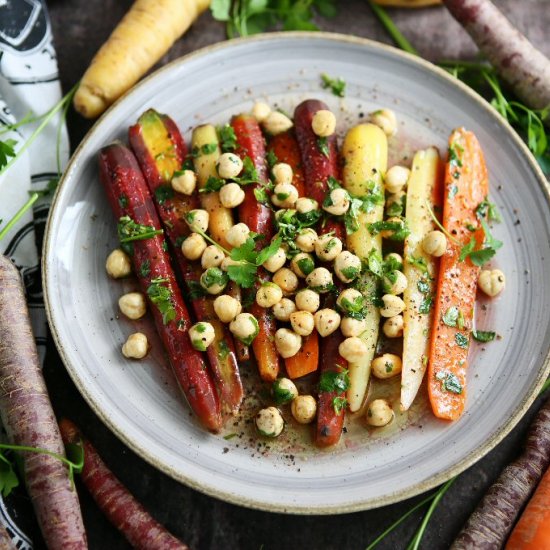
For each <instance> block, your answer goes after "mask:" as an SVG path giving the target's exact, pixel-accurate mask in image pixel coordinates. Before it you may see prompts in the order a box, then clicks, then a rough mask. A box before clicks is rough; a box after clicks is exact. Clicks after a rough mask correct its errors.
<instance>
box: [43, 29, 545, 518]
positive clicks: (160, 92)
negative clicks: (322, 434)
mask: <svg viewBox="0 0 550 550" xmlns="http://www.w3.org/2000/svg"><path fill="white" fill-rule="evenodd" d="M321 72H326V73H328V74H329V75H333V76H341V77H343V78H344V79H345V80H346V82H347V93H346V97H345V99H342V100H341V99H339V98H336V97H334V96H332V95H330V93H328V92H327V91H326V90H322V89H321V87H320V73H321ZM310 97H316V98H321V99H323V100H325V101H326V102H327V103H328V104H329V105H330V107H331V108H332V109H334V111H335V112H336V113H337V114H338V118H339V121H340V126H341V127H342V128H343V127H349V126H350V125H351V124H352V123H354V122H358V121H359V120H361V114H360V113H368V112H369V111H372V110H374V109H377V108H381V107H384V106H387V107H390V108H392V109H394V110H395V111H396V113H397V117H398V119H399V121H400V130H399V135H400V137H401V139H403V140H404V141H405V143H406V144H407V145H406V147H405V150H404V151H405V152H404V153H403V154H405V155H406V154H407V150H408V149H409V148H410V147H412V146H427V145H431V144H435V145H437V146H438V147H440V148H441V150H442V152H444V151H445V148H446V140H447V137H448V135H449V133H450V131H451V130H452V129H453V128H454V127H456V126H459V125H462V126H465V127H466V128H468V129H470V130H473V131H474V132H475V133H476V134H477V136H478V138H479V140H480V142H481V144H482V146H483V149H484V151H485V154H486V159H487V163H488V166H489V172H490V181H491V193H492V197H493V199H494V200H495V201H496V203H497V204H498V205H499V207H500V208H501V210H502V213H503V216H504V220H505V221H504V223H502V224H500V225H498V226H497V227H496V228H495V234H496V237H497V238H499V239H501V240H502V241H504V243H505V245H504V247H503V249H502V250H501V251H499V254H498V265H499V266H501V267H502V268H503V269H504V270H505V272H506V275H507V289H506V292H505V293H504V295H503V296H502V298H500V299H498V300H496V301H494V302H493V303H492V304H491V306H490V308H489V309H488V310H487V312H480V315H479V316H478V324H479V326H480V328H488V329H491V330H496V331H497V332H498V333H499V334H500V335H501V336H502V339H500V340H498V341H495V342H493V343H491V344H488V345H485V346H484V348H485V350H486V351H483V347H481V346H479V345H475V346H473V348H474V349H472V353H471V366H470V370H469V374H468V378H469V381H468V384H469V387H468V398H467V407H466V413H465V414H464V416H463V417H462V418H461V419H460V420H459V421H458V422H455V423H452V424H449V423H445V422H441V421H437V420H436V419H434V418H433V417H432V415H431V414H430V413H429V412H428V411H426V410H425V409H422V407H420V409H417V410H416V412H415V413H414V414H413V416H412V417H411V418H410V419H408V420H407V419H405V420H407V422H405V423H404V424H403V426H402V429H400V430H395V429H393V430H386V431H384V430H383V431H382V432H378V433H377V434H374V433H372V432H368V431H366V430H362V432H361V434H359V435H360V437H359V436H358V435H357V433H355V435H353V436H351V435H350V436H349V437H348V436H347V435H345V436H344V437H343V440H342V442H341V444H340V445H339V446H338V447H337V448H335V449H333V450H331V451H328V452H319V451H317V450H315V449H314V448H313V446H311V445H304V446H299V445H298V446H296V447H293V448H292V449H289V448H288V446H287V448H285V449H284V450H283V449H282V448H279V447H278V446H277V445H276V444H274V445H273V446H272V447H271V448H267V449H266V447H265V446H262V445H261V446H260V447H259V448H258V447H257V441H254V440H253V441H252V443H251V442H250V441H249V440H248V437H247V436H246V435H245V436H244V437H241V438H239V437H235V438H233V439H228V440H225V439H223V437H221V436H213V435H210V434H207V433H205V432H204V431H203V430H202V429H201V428H199V427H198V426H197V424H196V423H195V422H194V420H193V418H192V417H191V415H190V413H189V411H188V408H187V406H186V405H185V404H184V403H183V402H182V399H181V398H180V396H179V395H178V392H177V391H174V390H173V389H172V386H171V384H170V382H171V375H170V372H169V370H168V368H167V367H166V362H165V359H164V357H163V355H162V352H161V351H160V345H159V343H158V341H157V340H155V339H154V337H153V352H152V354H151V355H150V356H148V358H147V360H145V361H142V362H129V361H126V360H124V359H123V358H122V356H121V354H120V351H119V349H120V345H121V343H122V342H123V341H124V340H125V338H126V336H127V335H128V334H129V333H130V332H131V331H134V330H135V326H134V325H133V324H130V323H128V322H124V321H122V320H117V319H116V316H117V308H116V303H117V298H118V296H120V294H121V293H122V292H123V289H124V290H126V289H127V288H130V287H131V283H130V282H126V283H124V284H122V283H120V282H115V281H110V280H108V278H107V277H106V275H105V270H104V262H105V258H106V256H107V254H108V252H109V251H110V250H111V249H112V248H114V247H115V246H116V232H115V223H114V220H113V216H112V214H111V212H110V211H109V207H108V205H107V202H106V200H105V198H104V196H103V192H102V188H101V186H100V184H99V181H98V170H97V160H96V159H97V152H98V150H99V149H100V147H101V146H103V145H104V144H106V143H108V142H110V141H112V140H114V139H117V138H118V139H125V137H126V130H127V128H128V126H129V125H131V124H132V123H134V122H135V120H136V118H137V116H138V115H139V113H141V112H142V111H143V110H145V109H147V108H149V107H154V108H155V109H157V110H159V111H161V112H165V113H167V114H169V115H171V116H172V117H173V118H174V119H175V120H176V122H177V123H178V124H179V125H180V128H181V129H182V131H183V132H185V134H186V137H187V138H189V130H190V128H191V127H192V126H194V125H196V124H198V123H201V122H205V121H211V122H214V123H224V122H226V121H227V120H228V119H229V117H230V116H231V115H233V114H235V113H239V112H241V111H246V110H249V109H250V107H251V106H252V103H253V100H254V99H257V98H265V99H266V100H268V101H269V103H270V104H272V105H274V104H276V105H277V106H278V107H281V108H284V109H287V110H289V111H290V112H292V110H293V108H294V106H295V105H296V104H297V103H298V102H299V101H301V100H303V99H305V98H310ZM548 196H549V195H548V186H547V183H546V181H545V180H544V177H543V175H542V173H541V172H540V171H539V170H538V168H537V166H536V164H535V162H534V160H533V158H532V157H531V156H530V154H529V153H528V151H527V149H526V147H525V146H524V145H523V144H522V143H521V141H520V139H519V138H518V137H517V136H516V135H515V134H514V133H513V131H512V130H511V129H510V128H509V127H508V126H507V125H506V123H504V122H503V121H502V120H501V119H500V118H499V117H498V116H497V115H496V113H495V112H494V111H493V110H492V109H491V107H490V106H489V105H488V104H486V103H485V102H484V101H482V100H481V99H479V97H478V96H477V95H475V94H474V93H472V92H471V91H470V90H469V89H467V88H466V87H465V86H462V85H461V84H459V83H458V82H457V81H456V80H454V79H453V78H451V77H449V76H448V75H447V74H446V73H444V72H443V71H441V70H439V69H437V68H435V67H433V66H432V65H430V64H428V63H426V62H423V61H422V60H420V59H418V58H413V57H411V56H408V55H405V54H403V53H401V52H399V51H397V50H395V49H392V48H388V47H385V46H381V45H380V44H375V43H373V42H369V41H366V40H360V39H356V38H350V37H345V36H339V35H329V34H299V33H296V34H283V35H282V34H272V35H265V36H261V37H259V38H255V39H252V40H241V41H234V42H228V43H224V44H220V45H216V46H213V47H210V48H207V49H205V50H201V51H199V52H197V53H194V54H192V55H190V56H188V57H185V58H183V59H181V60H178V61H175V62H174V63H172V64H170V65H168V66H167V67H165V68H163V69H161V70H160V71H158V72H157V73H155V74H154V75H153V76H151V77H150V78H148V79H146V80H145V81H144V82H142V83H141V84H139V85H138V86H137V87H136V88H134V89H133V90H132V91H131V92H130V93H129V94H127V95H126V96H125V97H124V98H123V99H122V100H121V101H120V102H118V103H117V104H116V105H115V106H114V107H113V108H111V110H110V111H109V112H108V113H107V114H105V115H104V116H103V118H102V119H101V120H100V121H99V122H98V123H97V124H96V125H95V126H94V128H93V129H92V131H91V132H90V133H89V134H88V136H87V137H86V139H85V140H84V141H83V142H82V144H81V145H80V147H79V148H78V150H77V151H76V153H75V155H74V156H73V158H72V160H71V163H70V165H69V167H68V169H67V171H66V173H65V176H64V178H63V181H62V183H61V186H60V189H59V191H58V193H57V195H56V198H55V203H54V206H53V209H52V213H51V216H50V220H49V225H48V231H47V240H46V245H45V251H44V252H45V253H44V288H45V291H46V298H47V306H48V312H49V320H50V326H51V328H52V331H53V334H54V337H55V340H56V343H57V346H58V349H59V351H60V353H61V355H62V357H63V360H64V362H65V365H66V367H67V369H68V371H69V373H70V375H71V377H72V378H73V380H74V381H75V383H76V385H77V386H78V388H79V389H80V391H81V392H82V394H83V395H84V397H85V398H86V400H87V401H88V403H89V404H90V406H91V407H92V408H93V409H94V410H95V412H96V413H97V414H98V415H99V416H100V417H101V418H102V419H103V421H104V422H105V423H106V424H107V425H108V426H109V427H110V428H111V429H112V430H113V431H114V432H115V433H116V434H117V435H118V436H119V437H120V438H121V439H122V440H123V441H124V442H125V443H126V444H127V445H129V446H130V447H131V448H132V449H134V450H135V451H136V452H137V453H138V454H140V455H141V456H142V457H143V458H144V459H146V460H148V461H149V462H151V463H152V464H154V465H156V466H157V467H158V468H159V469H161V470H163V471H164V472H166V473H167V474H169V475H171V476H173V477H174V478H175V479H177V480H179V481H181V482H183V483H186V484H188V485H190V486H191V487H194V488H196V489H198V490H200V491H203V492H205V493H207V494H210V495H214V496H217V497H219V498H222V499H225V500H228V501H231V502H234V503H237V504H242V505H245V506H250V507H256V508H261V509H265V510H272V511H285V512H296V513H304V514H312V513H340V512H349V511H353V510H360V509H366V508H370V507H375V506H381V505H384V504H388V503H390V502H393V501H397V500H399V499H402V498H405V497H409V496H412V495H414V494H417V493H420V492H422V491H425V490H427V489H429V488H431V487H433V486H435V485H437V484H439V483H442V482H443V481H445V480H447V479H448V478H449V477H451V476H452V475H454V474H457V473H459V472H460V471H462V470H464V469H465V468H466V467H468V466H469V465H471V464H472V463H473V462H475V461H476V460H478V459H479V458H480V457H481V456H483V454H485V453H487V452H488V451H489V450H490V449H491V448H492V447H494V446H495V445H496V444H497V443H498V442H499V441H500V440H501V439H502V438H503V437H504V436H505V435H506V433H508V432H509V431H510V430H511V429H512V427H513V426H514V425H515V424H516V422H517V421H518V420H519V419H520V417H521V415H522V414H523V413H524V412H525V411H526V409H527V407H528V406H529V404H530V403H531V402H532V400H533V399H534V397H535V395H536V393H537V391H538V390H539V389H540V387H541V384H542V383H543V380H544V378H545V377H546V376H547V374H548V372H547V371H548V353H549V345H550V327H549V322H548V311H550V286H549V284H548V273H550V244H549V243H550V208H549V199H548ZM141 325H142V326H143V327H144V330H149V328H150V327H148V323H147V321H144V322H142V323H141ZM407 423H408V424H409V425H408V427H406V428H405V425H406V424H407ZM235 429H236V428H235ZM228 431H230V432H231V431H232V427H231V426H229V430H228ZM283 446H284V445H283Z"/></svg>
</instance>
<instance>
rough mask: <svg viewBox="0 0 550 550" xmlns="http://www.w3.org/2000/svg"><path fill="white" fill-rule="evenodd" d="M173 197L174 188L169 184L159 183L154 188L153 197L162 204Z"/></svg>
mask: <svg viewBox="0 0 550 550" xmlns="http://www.w3.org/2000/svg"><path fill="white" fill-rule="evenodd" d="M173 197H174V190H173V189H172V186H171V185H159V186H158V187H157V188H156V189H155V198H156V199H157V202H158V203H159V204H160V205H161V206H162V205H163V204H164V203H165V202H166V201H167V200H170V199H172V198H173Z"/></svg>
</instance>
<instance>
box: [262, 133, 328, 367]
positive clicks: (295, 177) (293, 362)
mask: <svg viewBox="0 0 550 550" xmlns="http://www.w3.org/2000/svg"><path fill="white" fill-rule="evenodd" d="M268 150H269V151H270V152H272V153H273V155H274V156H275V158H276V159H277V161H276V162H284V163H286V164H288V165H289V166H290V167H291V168H292V184H293V185H294V187H296V189H297V190H298V195H299V196H300V197H304V196H305V195H306V188H305V182H304V172H303V170H302V157H301V156H300V148H299V146H298V141H297V140H296V136H295V135H294V131H293V130H289V131H287V132H283V133H281V134H277V135H276V136H274V137H272V138H271V140H270V141H269V144H268ZM318 366H319V334H318V333H317V331H313V332H312V333H311V334H310V335H309V336H307V337H306V338H303V340H302V347H301V348H300V351H299V352H298V353H297V354H296V355H294V356H293V357H289V358H288V359H285V368H286V373H287V374H288V376H289V378H300V377H301V376H306V375H307V374H310V373H312V372H314V371H316V370H317V368H318Z"/></svg>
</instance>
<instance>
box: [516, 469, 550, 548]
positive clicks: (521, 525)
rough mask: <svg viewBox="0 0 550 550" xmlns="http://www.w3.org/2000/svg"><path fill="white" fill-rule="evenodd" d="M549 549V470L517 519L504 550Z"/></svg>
mask: <svg viewBox="0 0 550 550" xmlns="http://www.w3.org/2000/svg"><path fill="white" fill-rule="evenodd" d="M543 548H550V469H549V470H546V473H545V474H544V476H543V477H542V479H541V480H540V482H539V484H538V486H537V490H536V491H535V494H534V495H533V496H532V497H531V500H530V501H529V504H528V505H527V508H525V511H524V512H523V514H522V516H521V517H520V518H519V521H518V523H517V525H516V526H515V528H514V530H513V531H512V534H511V535H510V538H509V539H508V542H507V543H506V548H505V550H542V549H543Z"/></svg>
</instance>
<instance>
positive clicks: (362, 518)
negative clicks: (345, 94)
mask: <svg viewBox="0 0 550 550" xmlns="http://www.w3.org/2000/svg"><path fill="white" fill-rule="evenodd" d="M131 3H132V2H131V1H130V0H49V2H48V6H49V9H50V17H51V19H52V24H53V31H54V37H55V43H56V48H57V55H58V62H59V70H60V73H61V80H62V83H63V88H64V91H67V90H68V89H69V88H70V87H71V86H72V85H73V84H74V83H75V82H76V81H77V80H78V79H79V78H80V77H81V76H82V73H83V71H84V69H85V68H86V67H87V65H88V63H89V61H90V60H91V58H92V56H93V55H94V53H95V51H97V49H98V48H99V46H100V45H101V44H102V43H103V42H104V40H105V39H106V38H107V37H108V35H109V33H110V31H111V30H112V28H113V26H114V25H115V24H116V22H117V21H119V20H120V18H121V17H122V16H123V14H124V13H125V12H126V10H127V9H128V8H129V6H130V5H131ZM496 4H497V5H498V6H499V7H501V9H502V10H503V11H504V13H505V14H506V15H508V17H509V18H510V19H511V20H512V21H513V22H514V23H515V24H516V25H517V26H518V27H519V28H520V29H521V30H522V31H523V32H525V33H526V34H527V35H528V37H529V38H530V39H531V40H532V41H533V42H534V43H535V44H536V45H537V46H538V47H539V48H540V49H542V50H543V51H544V52H545V53H546V54H547V55H550V35H549V33H548V29H549V28H550V2H549V1H548V0H523V1H521V2H519V1H517V0H500V1H496ZM338 6H339V14H338V16H337V17H336V18H335V19H332V20H319V21H318V23H319V26H320V27H321V28H322V29H323V30H328V31H335V32H343V33H347V34H354V35H357V36H363V37H368V38H371V39H375V40H379V41H382V42H387V43H390V40H389V39H388V37H387V35H386V34H385V32H384V30H383V29H382V28H381V27H380V25H379V24H378V22H377V21H376V20H375V19H374V17H373V15H372V13H371V11H370V9H369V7H368V5H367V3H366V2H364V1H361V0H344V1H340V2H338ZM391 15H392V17H393V18H394V21H395V22H396V23H397V25H398V26H399V28H400V29H401V30H402V31H403V33H404V34H405V35H406V36H407V37H408V38H409V39H410V41H411V42H412V43H413V45H414V46H415V47H416V48H417V49H418V50H419V51H420V52H421V54H422V55H423V56H425V57H426V58H428V59H431V60H439V59H471V58H473V57H474V56H475V55H476V48H475V46H474V45H473V43H472V42H471V41H470V39H469V38H468V36H467V35H466V34H465V33H464V32H463V31H462V29H461V28H460V27H459V26H458V25H457V24H456V23H455V22H454V20H452V18H451V17H450V16H449V15H448V14H447V13H446V11H445V10H444V9H443V8H428V9H423V10H418V11H417V10H398V9H396V10H391ZM224 38H225V35H224V28H223V25H221V24H219V23H217V22H215V21H214V20H213V19H212V18H211V17H210V16H209V14H208V13H206V14H204V15H203V16H202V17H201V18H200V19H199V21H198V22H197V23H196V24H195V25H194V26H193V27H192V29H191V30H190V31H189V32H188V33H187V34H186V35H185V36H184V37H183V38H182V39H181V40H179V41H178V43H177V44H175V46H174V47H173V48H172V50H171V51H170V52H169V53H168V54H167V55H166V56H165V57H164V58H163V59H162V60H161V62H160V63H159V65H161V64H163V63H166V62H167V61H170V60H172V59H174V58H176V57H178V56H180V55H183V54H185V53H188V52H190V51H193V50H195V49H197V48H200V47H202V46H206V45H208V44H212V43H214V42H218V41H220V40H223V39H224ZM68 124H69V132H70V136H71V142H72V147H73V149H74V148H75V147H76V146H77V145H78V143H79V141H80V140H81V139H82V137H83V136H84V134H85V133H86V131H87V130H88V129H89V128H90V126H91V123H90V122H88V121H85V120H83V119H82V118H80V117H79V116H78V115H76V114H74V113H71V114H70V116H69V120H68ZM45 373H46V378H47V382H48V386H49V388H50V392H51V394H52V400H53V402H54V407H55V408H56V410H57V413H58V414H59V415H65V416H68V417H70V418H73V419H74V420H75V421H76V422H77V423H78V424H79V425H80V426H81V427H82V428H83V429H84V431H85V432H86V433H87V435H88V437H89V438H90V439H91V440H92V442H93V443H94V444H95V445H96V447H97V448H98V450H99V451H100V453H101V454H102V456H103V457H104V459H105V461H106V462H107V463H108V464H109V466H110V467H111V468H112V470H113V471H114V472H115V473H116V475H117V476H118V477H119V478H120V479H121V480H122V481H123V483H125V484H126V486H127V487H128V488H129V489H130V490H131V491H132V492H133V493H134V494H135V495H136V497H137V498H138V499H139V500H140V501H141V502H142V503H143V504H144V505H146V506H147V507H148V508H149V510H150V511H151V512H152V514H153V515H154V516H155V517H156V518H157V519H158V520H159V521H161V522H162V523H163V524H165V525H166V526H167V527H168V528H169V529H170V530H171V531H172V532H173V533H174V534H176V535H177V536H179V537H180V538H181V539H182V540H184V541H185V542H186V543H187V544H189V545H190V546H191V547H192V548H194V549H201V550H207V549H219V548H224V549H225V548H227V549H237V548H238V549H241V548H242V549H248V548H250V549H260V548H263V549H264V550H271V549H284V548H299V547H308V548H325V549H333V548H334V549H336V548H339V549H341V548H345V549H361V548H365V547H366V545H367V544H368V543H369V542H370V541H372V540H373V539H374V538H375V537H376V535H378V534H379V533H380V531H381V530H382V529H383V528H384V527H386V526H387V525H389V524H390V523H391V522H392V521H393V520H394V519H396V518H397V517H399V516H400V515H401V514H402V513H404V512H406V511H407V510H408V509H409V508H410V507H411V506H413V505H414V504H415V503H416V502H418V501H419V500H421V498H422V497H418V498H415V499H411V500H409V501H405V502H402V503H399V504H395V505H392V506H387V507H385V508H380V509H377V510H372V511H368V512H359V513H354V514H346V515H341V516H329V517H296V516H285V515H279V514H269V513H265V512H257V511H253V510H247V509H244V508H240V507H238V506H233V505H230V504H226V503H224V502H221V501H218V500H215V499H212V498H209V497H206V496H204V495H202V494H200V493H197V492H196V491H193V490H191V489H188V488H187V487H185V486H182V485H180V484H178V483H176V482H175V481H172V480H171V479H170V478H168V477H167V476H165V475H163V474H161V473H159V472H157V471H156V470H155V469H154V468H152V467H151V466H149V465H148V464H146V463H145V462H143V461H142V460H141V459H140V458H139V457H137V456H136V455H135V454H133V453H132V451H130V450H128V449H126V448H125V447H124V445H122V444H121V443H120V442H119V441H118V440H117V439H116V438H115V437H114V436H113V435H112V434H111V433H110V432H109V430H107V428H106V427H105V426H103V424H102V423H101V422H100V421H99V420H98V419H97V418H96V417H95V415H94V414H93V413H92V412H91V410H90V409H89V408H88V406H87V405H86V403H85V402H84V400H83V399H82V397H81V396H80V395H79V394H78V392H77V390H76V389H75V387H74V385H73V384H72V382H71V381H70V379H69V378H68V376H67V374H66V373H65V370H64V368H63V365H62V364H61V362H60V360H59V358H58V356H57V353H56V352H55V349H53V346H51V347H50V350H49V353H48V357H47V361H46V367H45ZM538 405H540V402H537V403H536V404H535V405H534V407H533V408H532V409H531V411H530V412H529V413H528V415H527V416H526V418H525V419H524V420H523V421H522V422H521V423H520V425H519V426H518V427H517V428H516V429H515V430H514V431H513V432H512V434H511V435H510V436H509V437H508V438H506V440H505V441H504V442H503V443H501V445H499V446H498V447H497V448H496V449H495V450H494V451H492V452H491V453H490V454H489V455H487V456H486V457H485V458H484V459H483V460H481V461H480V462H479V463H478V464H476V465H475V466H473V467H472V468H470V469H469V470H467V471H466V472H465V473H463V474H462V475H461V476H460V477H459V478H458V480H457V481H456V482H455V484H454V486H453V487H452V488H451V490H450V491H449V492H448V493H447V495H446V497H445V498H444V499H443V501H442V502H441V504H440V505H439V507H438V509H437V512H436V513H435V515H434V517H433V519H432V521H431V522H430V524H429V526H428V529H427V531H426V534H425V537H424V540H423V544H422V548H425V549H430V550H432V549H435V550H437V549H444V548H447V547H448V546H449V544H450V543H451V541H452V540H453V537H454V536H455V535H456V533H457V532H458V530H459V529H460V527H461V526H462V524H463V523H464V521H465V519H466V518H467V517H468V515H469V514H470V513H471V511H472V510H473V508H474V507H475V505H476V503H477V502H478V500H479V499H480V498H481V496H482V495H483V493H484V491H485V490H486V488H487V487H488V486H489V485H490V483H491V482H492V481H493V480H494V479H495V478H496V476H497V475H498V473H499V472H500V470H501V469H502V467H503V466H504V465H505V464H507V463H508V462H509V461H510V460H512V459H513V458H514V457H515V456H516V454H517V453H518V451H519V449H520V447H521V441H522V438H523V434H524V433H525V429H526V427H527V423H528V419H529V418H530V417H532V415H533V414H534V412H535V410H536V407H537V406H538ZM80 494H81V501H82V507H83V513H84V520H85V523H86V527H87V531H88V535H89V540H90V548H92V549H93V550H95V549H102V550H103V549H109V550H110V549H118V548H127V547H128V545H127V544H126V543H125V541H124V539H123V538H122V537H121V536H120V535H119V534H118V533H117V532H116V530H115V529H114V528H112V527H111V526H110V524H109V523H108V522H107V520H106V519H105V518H104V517H103V516H102V514H101V512H99V510H98V509H97V508H96V506H95V504H94V503H93V501H92V500H91V498H90V497H89V496H88V495H87V494H86V493H85V492H84V491H81V492H80ZM19 498H22V497H19ZM421 517H422V512H420V513H416V514H415V515H414V516H413V517H412V518H410V519H409V520H408V521H407V522H406V523H405V524H404V525H402V526H401V527H400V528H399V529H398V530H396V531H395V532H394V533H393V534H392V535H391V536H389V537H387V538H386V539H385V541H384V542H383V543H382V544H380V546H379V548H382V549H392V550H393V549H401V548H403V549H404V548H405V547H406V546H407V544H408V542H409V540H410V538H411V536H412V534H413V532H414V530H415V529H416V527H417V526H418V524H419V523H420V521H421ZM29 529H30V530H33V529H34V526H32V525H30V526H29ZM37 537H38V535H36V536H35V538H37Z"/></svg>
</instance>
